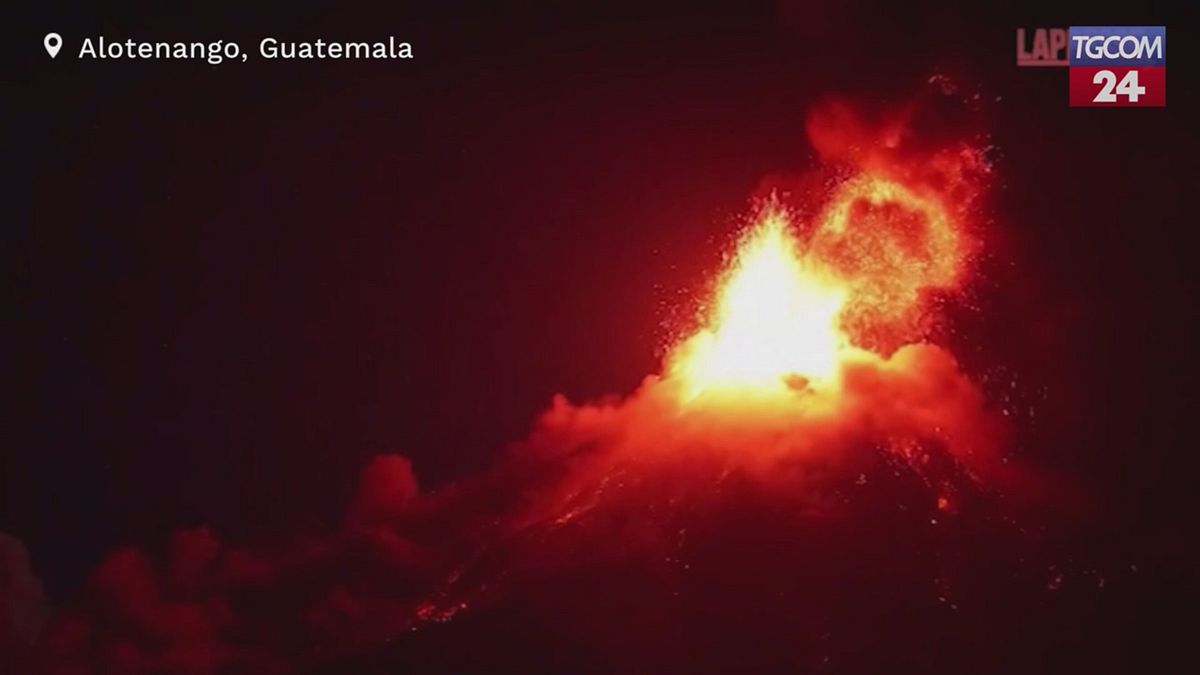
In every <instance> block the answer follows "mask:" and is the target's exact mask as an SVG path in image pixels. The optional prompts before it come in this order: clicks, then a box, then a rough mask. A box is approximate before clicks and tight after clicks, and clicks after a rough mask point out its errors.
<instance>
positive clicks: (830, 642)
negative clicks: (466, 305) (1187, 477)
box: [43, 101, 1032, 673]
mask: <svg viewBox="0 0 1200 675" xmlns="http://www.w3.org/2000/svg"><path fill="white" fill-rule="evenodd" d="M922 113H923V110H922V108H921V105H919V104H916V103H914V104H909V105H907V106H903V107H901V108H899V109H895V110H890V111H888V112H886V113H883V114H880V115H878V116H877V119H873V120H868V119H867V118H865V117H863V116H861V115H860V113H859V112H857V111H856V109H855V108H853V107H851V106H849V105H848V104H845V103H842V102H837V101H834V102H829V103H826V104H825V105H823V106H821V107H819V108H817V109H816V110H814V111H813V113H812V115H811V116H810V119H809V122H808V127H807V130H808V135H809V138H810V140H811V142H812V145H813V147H814V148H815V149H816V151H817V153H818V156H819V158H820V160H821V162H820V165H819V166H817V167H815V168H814V169H813V170H812V171H810V172H806V173H805V174H804V175H802V176H792V177H788V178H787V179H786V180H775V181H773V182H772V183H771V184H768V185H765V186H764V190H763V194H761V195H760V196H759V197H758V198H757V199H755V200H754V203H753V204H752V205H751V208H750V211H749V216H748V218H747V222H746V224H745V228H744V231H743V233H742V235H741V237H740V239H739V240H738V242H737V244H736V246H735V247H734V248H733V250H732V252H731V253H730V256H729V259H728V263H727V265H726V269H725V270H724V271H723V272H721V274H720V275H719V279H718V281H717V283H716V284H715V288H714V291H713V293H712V297H711V300H710V301H709V302H707V303H705V305H704V307H703V308H701V309H700V311H699V314H698V317H697V322H696V323H697V325H696V326H695V329H694V330H689V331H688V332H687V334H686V335H684V336H683V337H682V338H681V339H678V340H676V341H674V344H672V345H671V347H670V349H668V352H667V355H666V357H665V359H664V363H663V366H662V368H661V372H659V373H657V374H653V375H650V376H648V377H646V378H645V380H644V381H643V382H642V384H641V386H640V387H639V388H638V389H637V390H636V391H634V392H633V393H632V394H630V395H628V396H625V397H621V398H612V399H609V400H604V401H599V402H591V403H583V404H575V403H571V402H569V401H568V400H567V399H566V398H565V397H562V396H559V397H556V398H555V400H554V401H553V403H552V405H551V406H550V408H549V409H548V410H546V411H545V412H544V413H542V415H541V416H540V417H539V419H538V420H537V423H536V425H535V427H534V429H533V431H532V432H531V433H530V435H529V436H528V437H527V438H526V439H525V440H523V441H521V442H519V443H516V444H514V445H513V446H512V447H510V448H509V449H508V450H507V451H506V453H505V454H504V456H503V458H502V459H501V460H500V461H499V462H498V463H497V464H496V466H495V467H494V468H493V469H492V470H490V471H488V472H485V473H483V474H481V475H478V476H475V477H472V478H469V479H466V480H462V481H459V482H457V483H454V484H451V485H449V486H445V487H443V488H440V489H437V490H434V491H430V492H422V491H421V490H419V489H418V487H417V481H416V480H415V478H414V476H413V472H412V468H411V466H410V464H409V462H408V460H406V459H405V458H403V457H401V456H398V455H391V456H381V457H378V458H377V459H376V460H375V461H373V462H372V463H371V464H370V465H368V466H367V467H366V468H365V469H364V471H363V475H362V480H361V484H360V487H359V491H358V494H357V496H356V497H355V499H354V502H353V504H352V506H351V508H350V510H349V513H348V515H347V518H346V524H345V527H344V529H343V530H342V531H341V532H339V533H336V534H334V535H330V536H329V537H325V538H318V539H315V540H308V541H303V542H298V543H296V544H294V545H292V546H289V547H285V548H284V549H283V550H280V551H275V552H272V553H265V552H256V551H252V550H250V549H246V548H242V547H237V546H231V545H228V544H225V543H223V542H221V541H219V540H218V539H217V538H216V537H215V536H214V535H213V534H212V533H210V532H209V531H207V530H204V529H202V530H195V531H185V532H181V533H179V534H178V535H177V536H176V537H175V539H174V542H173V544H172V546H171V550H170V552H169V554H168V555H167V558H166V560H165V562H162V563H157V562H155V561H153V560H152V559H151V558H150V557H149V556H147V555H146V554H143V553H141V552H139V551H136V550H132V549H129V550H124V551H120V552H118V553H116V554H114V555H113V556H112V557H111V558H110V559H109V560H108V561H107V562H105V563H104V564H103V565H102V566H101V567H100V569H98V570H97V571H96V573H95V576H94V578H93V581H92V584H91V590H90V592H89V595H88V597H87V598H86V599H85V601H84V602H83V603H82V604H81V605H80V606H79V607H77V608H76V609H74V610H72V611H70V612H67V613H66V614H64V615H63V616H61V617H60V618H59V619H58V621H57V623H56V625H55V627H54V628H53V629H52V631H51V632H50V634H49V635H48V637H47V638H46V639H45V640H44V644H43V646H44V654H43V656H44V660H45V665H46V666H47V670H50V671H53V672H118V673H124V672H129V673H141V672H194V673H206V672H288V671H292V670H296V669H301V670H322V669H324V670H326V671H327V672H375V671H387V672H390V671H391V670H393V669H394V668H397V667H403V666H407V667H411V668H413V669H415V670H418V671H428V670H446V669H452V670H455V671H456V672H468V671H473V670H481V671H482V670H487V671H489V672H495V671H508V670H520V671H522V672H564V671H570V672H579V671H581V670H582V671H586V672H613V671H622V672H624V671H629V670H641V671H655V672H681V671H692V672H730V671H731V670H754V671H783V670H788V671H793V670H796V669H799V670H825V671H828V670H831V669H832V670H837V671H850V672H875V671H877V670H878V669H880V668H883V667H887V666H892V665H896V664H900V665H901V666H902V667H901V669H902V670H906V669H908V668H918V667H931V666H936V665H946V664H952V665H956V666H963V665H965V664H968V663H974V659H975V656H974V654H975V652H974V651H972V650H973V649H978V648H980V647H979V645H980V644H985V645H986V644H991V643H988V642H987V636H988V635H989V634H990V633H991V632H994V631H996V630H998V626H997V625H996V623H995V622H993V621H992V620H990V619H989V618H988V615H987V613H985V612H979V611H975V612H972V613H970V614H969V617H970V618H969V619H963V614H961V613H959V607H960V604H963V603H967V604H973V606H974V607H976V608H979V607H984V606H986V605H989V604H991V605H992V606H994V607H999V606H1001V605H1004V606H1006V607H1008V609H1007V610H1005V611H1006V612H1008V614H1007V615H1011V614H1012V613H1013V612H1018V611H1019V609H1014V608H1015V607H1019V606H1020V603H1022V602H1025V600H1024V599H1013V598H1005V597H1002V596H1003V594H1000V595H994V594H992V592H991V591H985V590H981V589H983V588H985V586H984V585H980V584H979V583H978V579H979V578H980V577H981V576H982V575H986V574H987V573H988V569H989V568H990V567H991V566H992V565H1003V564H1007V563H1013V564H1014V565H1015V564H1016V563H1015V562H1013V561H1015V560H1017V558H1018V557H1019V555H1024V554H1018V553H1014V552H1013V550H1012V549H1009V548H1006V542H1009V541H1010V537H1011V536H1012V535H1011V532H1010V531H1009V529H1008V528H1009V523H1010V522H1011V520H1010V519H1008V517H1007V516H1005V515H1004V510H1003V507H1001V506H999V502H998V501H997V500H996V499H995V498H994V497H995V496H997V495H1004V496H1005V498H1008V497H1013V496H1018V497H1019V496H1021V495H1022V494H1025V493H1026V492H1027V490H1028V488H1029V486H1030V484H1031V482H1032V479H1031V476H1030V474H1029V472H1027V471H1024V470H1022V469H1019V468H1018V467H1017V464H1016V463H1015V461H1014V460H1013V459H1012V458H1011V457H1009V456H1007V449H1008V440H1007V439H1008V437H1009V433H1010V430H1009V427H1008V425H1007V424H1006V422H1005V419H1004V417H1003V416H1002V415H1000V414H999V413H998V412H997V411H996V410H994V409H993V408H992V407H991V406H990V405H989V402H988V399H987V397H986V396H985V395H984V393H983V392H982V391H981V390H980V388H979V387H977V386H976V385H975V384H974V383H973V382H972V381H971V379H970V378H969V377H967V376H966V375H965V374H964V373H963V372H962V371H961V370H960V368H959V366H958V364H957V362H956V359H955V357H954V355H953V354H951V353H950V351H948V350H947V349H946V348H945V347H942V346H938V345H936V344H934V343H933V342H932V341H931V340H930V337H931V335H932V333H933V332H934V329H935V328H936V327H937V326H938V325H939V322H940V321H942V318H941V315H940V311H939V310H940V308H941V307H943V306H944V305H945V304H946V303H949V302H953V301H955V299H956V298H958V297H961V295H962V294H963V293H964V292H965V291H966V289H968V288H969V286H970V284H971V282H972V278H973V275H974V274H975V261H976V257H977V255H978V252H979V250H980V247H981V243H980V242H981V238H980V236H979V235H980V230H981V228H982V227H983V219H981V218H980V217H979V213H980V210H981V208H982V206H981V205H982V199H981V197H982V195H984V194H985V192H986V189H987V187H988V184H989V181H990V179H991V169H990V166H989V164H988V162H987V160H986V158H985V155H984V151H983V149H982V148H980V147H978V144H977V142H976V141H975V140H974V139H972V138H969V137H968V138H953V139H943V138H939V139H936V140H935V141H932V142H931V141H928V140H926V139H923V138H921V137H920V136H919V134H918V131H917V128H916V127H917V124H916V123H915V118H917V117H919V116H920V115H921V114H922ZM963 523H970V526H969V527H968V526H964V525H963ZM998 532H999V533H1001V534H996V533H998ZM985 533H990V534H986V536H985ZM993 535H995V536H993ZM973 539H979V540H980V541H986V542H987V543H986V544H980V543H978V542H976V543H975V544H971V543H970V542H971V541H972V540H973ZM998 542H999V543H998ZM1013 569H1016V568H1013ZM960 596H962V597H960ZM1005 603H1007V605H1005ZM1001 614H1004V613H1003V612H1002V613H1001ZM997 621H998V620H997ZM1006 629H1007V627H1006ZM970 645H975V647H970ZM989 648H990V647H989ZM992 656H993V657H995V656H997V655H996V654H993V655H992ZM990 662H992V663H1002V662H1003V659H993V660H992V661H990Z"/></svg>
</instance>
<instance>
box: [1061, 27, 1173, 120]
mask: <svg viewBox="0 0 1200 675" xmlns="http://www.w3.org/2000/svg"><path fill="white" fill-rule="evenodd" d="M1068 40H1069V41H1068V45H1067V56H1068V61H1069V65H1070V104H1071V106H1072V107H1080V106H1088V107H1093V106H1098V107H1110V108H1113V107H1162V106H1165V105H1166V104H1167V29H1166V27H1164V26H1071V29H1070V31H1069V34H1068Z"/></svg>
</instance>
